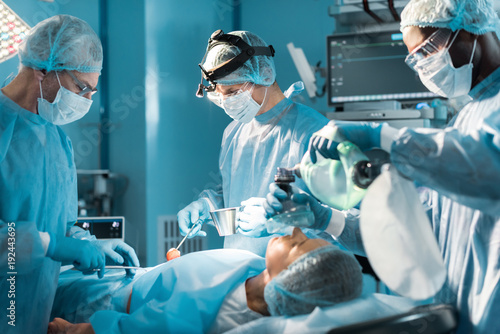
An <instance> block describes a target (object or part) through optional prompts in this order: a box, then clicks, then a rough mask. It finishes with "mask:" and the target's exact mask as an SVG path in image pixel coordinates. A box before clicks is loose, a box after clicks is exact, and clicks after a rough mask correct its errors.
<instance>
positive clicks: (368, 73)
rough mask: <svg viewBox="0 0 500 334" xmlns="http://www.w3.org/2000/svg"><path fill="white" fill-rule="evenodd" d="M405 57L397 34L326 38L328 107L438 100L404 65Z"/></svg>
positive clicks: (405, 53) (399, 34)
mask: <svg viewBox="0 0 500 334" xmlns="http://www.w3.org/2000/svg"><path fill="white" fill-rule="evenodd" d="M407 55H408V49H407V48H406V46H405V44H404V43H403V34H402V33H401V32H399V31H385V32H371V33H366V32H364V33H351V34H339V35H332V36H328V37H327V57H328V64H327V66H328V82H329V85H328V105H329V106H340V105H342V104H344V103H348V102H370V101H384V100H397V101H404V100H415V101H418V100H422V99H429V98H434V97H437V95H436V94H434V93H431V92H429V90H428V89H427V88H425V86H424V85H423V84H422V83H421V82H420V79H419V78H418V74H417V73H416V72H414V71H413V70H412V69H410V68H409V67H408V66H407V65H406V63H405V61H404V60H405V58H406V56H407Z"/></svg>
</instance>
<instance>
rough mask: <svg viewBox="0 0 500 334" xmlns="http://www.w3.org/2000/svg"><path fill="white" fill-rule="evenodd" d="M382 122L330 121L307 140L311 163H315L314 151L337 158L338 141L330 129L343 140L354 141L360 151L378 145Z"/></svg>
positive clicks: (327, 156) (330, 157)
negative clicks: (334, 130)
mask: <svg viewBox="0 0 500 334" xmlns="http://www.w3.org/2000/svg"><path fill="white" fill-rule="evenodd" d="M382 126H383V124H381V123H375V122H346V121H331V122H330V123H328V124H327V125H326V126H325V127H324V128H323V129H321V130H319V131H318V132H315V133H314V134H313V135H312V137H311V140H310V141H309V155H310V157H311V161H312V163H316V161H317V157H316V152H319V153H320V154H321V155H322V156H324V157H325V158H328V159H339V155H338V152H337V146H338V144H339V142H338V141H335V140H334V139H333V138H332V136H331V134H332V133H333V132H332V131H329V130H331V129H328V128H327V127H330V128H334V129H336V130H337V131H338V133H339V135H340V136H341V137H342V136H343V137H344V138H345V140H347V141H350V142H352V143H354V144H355V145H356V146H358V147H359V148H360V149H361V150H362V151H365V150H368V149H371V148H375V147H380V136H381V131H382Z"/></svg>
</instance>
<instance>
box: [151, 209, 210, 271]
mask: <svg viewBox="0 0 500 334" xmlns="http://www.w3.org/2000/svg"><path fill="white" fill-rule="evenodd" d="M183 238H184V236H182V235H181V233H180V231H179V224H178V223H177V216H175V215H165V216H158V253H157V261H158V262H157V263H162V262H165V261H166V260H167V259H166V254H167V252H168V250H169V249H170V248H175V247H177V245H178V244H179V242H181V240H182V239H183ZM206 249H207V238H192V239H189V238H188V239H186V241H184V243H183V244H182V246H181V248H180V249H179V250H180V251H181V255H185V254H188V253H192V252H199V251H202V250H206Z"/></svg>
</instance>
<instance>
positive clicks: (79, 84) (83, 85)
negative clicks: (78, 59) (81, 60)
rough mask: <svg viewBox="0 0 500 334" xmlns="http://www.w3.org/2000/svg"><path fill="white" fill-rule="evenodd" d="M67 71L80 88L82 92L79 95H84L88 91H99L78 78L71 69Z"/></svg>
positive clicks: (92, 92)
mask: <svg viewBox="0 0 500 334" xmlns="http://www.w3.org/2000/svg"><path fill="white" fill-rule="evenodd" d="M65 72H66V73H68V74H69V76H70V77H71V78H72V79H73V81H74V82H75V84H76V85H77V86H78V88H80V92H79V93H78V95H80V96H83V95H85V94H88V93H90V94H91V95H94V94H95V93H97V88H92V87H89V86H87V85H86V84H84V83H83V82H81V81H80V80H78V78H77V77H76V76H75V75H74V74H73V73H71V71H65Z"/></svg>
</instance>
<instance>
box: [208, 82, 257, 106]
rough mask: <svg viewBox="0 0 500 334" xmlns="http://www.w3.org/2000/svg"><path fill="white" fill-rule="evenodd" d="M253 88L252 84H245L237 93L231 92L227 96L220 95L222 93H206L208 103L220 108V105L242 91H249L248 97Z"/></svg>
mask: <svg viewBox="0 0 500 334" xmlns="http://www.w3.org/2000/svg"><path fill="white" fill-rule="evenodd" d="M254 87H255V84H254V83H253V82H245V83H244V84H243V86H241V87H240V88H239V89H238V90H237V91H235V92H231V93H229V94H222V93H219V92H215V91H212V92H208V93H207V97H208V99H209V100H210V101H212V102H213V103H215V104H216V105H217V106H219V107H221V108H222V103H223V102H224V101H225V100H227V99H231V97H233V96H237V95H239V94H241V93H243V92H244V91H249V92H250V96H251V94H252V92H253V89H254Z"/></svg>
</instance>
